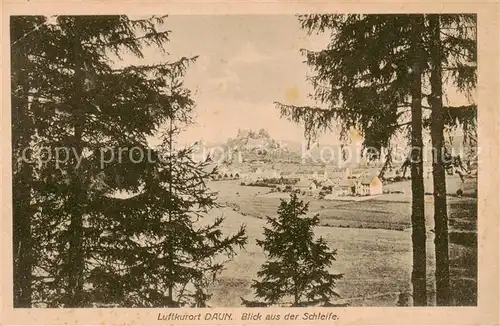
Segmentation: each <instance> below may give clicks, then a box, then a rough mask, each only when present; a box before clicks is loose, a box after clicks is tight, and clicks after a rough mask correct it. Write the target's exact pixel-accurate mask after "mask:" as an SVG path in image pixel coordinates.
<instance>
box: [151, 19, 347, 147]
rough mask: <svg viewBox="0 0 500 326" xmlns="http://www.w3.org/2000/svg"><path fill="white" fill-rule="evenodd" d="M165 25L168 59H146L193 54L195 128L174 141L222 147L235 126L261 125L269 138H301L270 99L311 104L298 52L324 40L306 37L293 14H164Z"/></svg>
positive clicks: (190, 82)
mask: <svg viewBox="0 0 500 326" xmlns="http://www.w3.org/2000/svg"><path fill="white" fill-rule="evenodd" d="M165 26H166V28H167V29H169V30H171V31H172V33H171V34H170V40H171V42H170V43H169V44H168V45H167V51H168V53H169V56H168V57H165V56H164V55H162V54H161V53H159V51H153V52H146V53H145V56H146V60H148V61H149V60H151V61H158V60H165V59H167V60H175V59H177V58H180V57H182V56H187V57H190V56H198V59H197V61H196V63H195V64H194V65H193V66H191V67H190V68H189V69H188V72H187V75H186V78H185V86H187V87H188V88H190V89H191V90H192V91H193V92H194V99H195V101H196V107H197V108H196V116H195V125H194V126H191V127H190V128H189V129H188V130H186V131H185V132H184V133H183V134H182V135H181V137H182V139H181V140H180V142H186V143H191V142H194V141H197V140H200V139H201V140H203V141H205V142H207V143H211V142H221V141H225V140H227V139H228V138H229V137H232V138H234V137H236V135H237V132H238V129H254V130H258V129H260V128H264V129H266V130H268V132H269V133H270V135H271V137H273V138H275V139H286V140H294V141H302V140H303V139H304V136H303V135H304V133H303V128H302V127H301V126H300V125H297V124H294V123H292V122H289V121H287V120H285V119H281V118H280V114H279V110H278V109H276V108H275V105H274V102H275V101H278V102H282V103H287V104H295V105H305V104H314V102H313V101H312V100H310V99H308V93H310V92H311V91H312V88H311V86H310V85H309V84H308V83H307V82H306V75H307V73H308V67H307V65H306V64H305V63H304V62H303V61H304V60H305V58H304V57H303V56H302V55H301V54H300V49H302V48H307V49H321V48H323V47H324V46H325V45H326V44H327V41H328V40H327V39H326V38H325V37H323V36H308V35H307V34H306V32H305V31H303V30H301V28H300V25H299V22H298V20H297V18H296V17H295V16H292V15H260V16H256V15H220V16H214V15H192V16H169V17H168V18H167V19H166V22H165ZM323 139H328V140H329V141H330V142H331V141H335V140H336V139H337V137H336V136H333V135H329V136H326V137H323Z"/></svg>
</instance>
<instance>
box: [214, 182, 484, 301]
mask: <svg viewBox="0 0 500 326" xmlns="http://www.w3.org/2000/svg"><path fill="white" fill-rule="evenodd" d="M210 186H211V187H212V189H214V190H219V191H220V192H219V195H220V201H221V202H222V203H226V204H227V207H223V208H220V209H217V210H214V211H213V212H212V213H211V214H210V216H209V217H207V219H208V220H210V219H211V218H214V217H215V216H220V215H224V216H225V217H226V221H225V222H224V232H227V233H233V232H236V231H237V229H238V227H239V226H240V225H241V224H245V225H246V227H247V233H248V238H249V243H248V245H247V247H246V248H245V250H244V251H242V252H240V253H239V254H238V255H237V256H236V257H235V259H234V260H233V261H231V262H230V263H228V265H227V266H226V267H227V268H226V270H225V271H224V272H223V273H222V275H221V277H220V279H219V280H218V281H217V283H216V284H214V286H213V288H212V290H213V295H214V296H213V297H212V300H211V305H212V306H219V307H220V306H224V307H236V306H241V300H240V296H241V297H244V298H245V299H249V300H252V299H253V292H252V290H251V288H250V285H251V282H252V279H253V278H255V277H256V273H257V271H258V270H259V268H260V265H261V264H262V263H263V262H264V261H265V256H264V253H263V252H262V250H261V248H260V247H258V246H257V245H256V243H255V240H256V239H261V238H262V236H263V227H264V225H265V217H266V215H268V216H273V215H275V214H276V209H277V206H278V205H279V198H277V197H274V198H273V197H269V196H266V195H265V194H266V193H268V192H269V188H263V187H245V186H240V185H239V184H238V183H237V182H234V181H233V182H214V183H213V184H211V185H210ZM283 195H284V196H283V197H284V198H287V196H288V194H283ZM305 199H306V201H310V213H311V214H320V218H321V224H322V226H320V227H317V228H316V230H315V232H316V235H317V236H322V237H324V238H325V239H327V241H328V242H329V244H330V246H331V248H334V249H337V253H338V256H337V261H336V262H335V264H334V265H333V267H332V268H333V270H335V271H337V272H340V273H343V274H344V278H343V279H342V280H341V281H340V282H339V283H338V290H339V292H340V294H341V296H342V299H343V300H347V301H349V302H350V303H351V305H352V306H395V304H396V302H397V299H398V293H399V292H401V291H402V292H406V291H409V286H410V275H411V232H410V229H409V228H410V209H411V204H410V202H409V201H385V200H383V199H379V198H377V199H374V200H369V201H363V202H345V201H327V200H317V199H314V198H305ZM432 216H433V206H432V197H428V198H426V217H427V224H428V230H429V231H428V232H427V251H428V254H427V256H428V263H427V271H428V291H429V300H430V303H433V302H434V294H433V291H434V284H433V283H432V282H431V281H432V280H433V279H434V277H433V273H434V243H433V241H434V234H433V233H432V231H431V230H432V228H433V223H432V222H433V221H432ZM449 216H450V229H451V231H453V230H461V231H462V230H465V231H469V232H472V233H473V234H474V236H475V230H476V220H477V218H476V202H475V200H473V199H471V198H452V197H450V198H449ZM332 226H334V227H332ZM467 245H468V247H465V246H462V245H458V244H455V243H453V244H451V245H450V258H451V263H452V266H451V274H452V286H453V292H454V293H455V295H454V297H455V298H456V299H455V300H456V302H455V303H456V304H457V305H475V302H476V301H475V300H476V283H477V281H476V269H477V259H476V257H477V254H476V252H477V249H476V248H475V246H470V244H467Z"/></svg>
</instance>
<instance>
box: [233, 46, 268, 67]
mask: <svg viewBox="0 0 500 326" xmlns="http://www.w3.org/2000/svg"><path fill="white" fill-rule="evenodd" d="M270 59H272V57H271V56H269V55H265V54H263V53H261V52H259V51H258V50H257V48H256V47H255V44H253V43H251V42H246V43H245V44H244V45H243V46H242V47H241V48H240V50H239V51H238V52H237V53H236V54H235V55H234V57H233V58H231V59H230V60H229V61H228V66H234V65H238V64H256V63H262V62H263V61H267V60H270Z"/></svg>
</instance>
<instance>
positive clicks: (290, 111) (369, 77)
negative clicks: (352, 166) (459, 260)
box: [277, 15, 476, 305]
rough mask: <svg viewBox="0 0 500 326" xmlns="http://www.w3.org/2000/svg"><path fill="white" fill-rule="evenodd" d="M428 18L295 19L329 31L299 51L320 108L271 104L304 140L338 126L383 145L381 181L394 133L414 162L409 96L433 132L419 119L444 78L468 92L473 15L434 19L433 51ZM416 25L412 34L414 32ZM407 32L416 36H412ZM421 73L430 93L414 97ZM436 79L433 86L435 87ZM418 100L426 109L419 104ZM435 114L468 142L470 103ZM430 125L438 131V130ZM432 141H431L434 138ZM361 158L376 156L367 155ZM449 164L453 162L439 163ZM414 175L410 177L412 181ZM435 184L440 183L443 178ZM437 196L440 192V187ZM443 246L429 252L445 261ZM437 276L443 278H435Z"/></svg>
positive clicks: (419, 193)
mask: <svg viewBox="0 0 500 326" xmlns="http://www.w3.org/2000/svg"><path fill="white" fill-rule="evenodd" d="M429 16H432V15H423V17H422V16H419V17H418V20H419V22H418V23H416V21H415V19H417V17H416V16H414V15H305V16H300V17H299V21H300V23H301V25H302V27H303V28H304V29H306V30H307V31H308V33H313V32H316V33H325V32H330V35H331V40H330V44H329V45H328V46H327V48H326V49H323V50H321V51H308V50H303V53H304V54H305V56H306V58H307V64H308V65H309V66H310V67H311V68H313V71H314V75H312V76H309V77H308V80H309V81H311V83H312V85H313V87H314V93H313V95H312V98H313V99H314V100H316V101H317V102H318V103H319V104H320V105H321V107H296V106H288V105H283V104H280V103H278V104H277V106H278V108H279V109H280V110H281V113H282V116H283V117H285V118H288V119H289V120H291V121H294V122H297V123H301V124H303V125H304V127H305V136H306V137H308V138H314V137H316V136H317V134H318V133H319V132H324V131H326V132H327V131H329V130H332V129H333V128H334V127H336V125H338V124H340V136H341V138H342V139H346V138H347V137H346V136H347V134H348V131H349V130H350V128H356V129H357V130H358V131H360V132H361V134H362V136H363V137H364V139H363V145H364V147H366V148H371V149H375V153H377V152H378V153H379V152H380V148H383V147H385V148H387V155H386V159H385V164H384V166H383V168H382V171H381V175H382V176H383V173H384V171H385V169H386V168H388V167H389V166H391V165H392V163H391V161H392V155H391V153H392V149H391V140H392V139H393V137H397V136H398V135H401V133H402V132H403V133H405V132H406V133H407V138H408V139H411V138H412V136H416V137H417V139H414V144H415V143H416V144H418V148H420V150H418V149H417V150H415V151H413V153H412V154H413V156H414V158H416V159H417V158H418V157H420V158H421V155H418V152H421V150H422V147H421V141H420V140H418V138H421V136H419V135H421V134H422V132H421V131H419V129H421V127H420V123H419V122H418V121H417V120H420V119H419V118H418V117H417V118H416V119H413V117H412V114H411V113H412V112H411V110H410V108H411V107H412V103H411V99H412V97H416V98H421V101H420V106H421V109H418V110H416V107H415V108H414V109H415V110H416V111H415V112H417V115H418V116H421V119H423V123H422V127H424V128H430V129H431V132H434V135H438V134H437V133H436V130H437V129H436V126H437V125H438V124H441V123H440V122H439V120H440V119H437V120H436V119H434V117H433V116H429V115H426V114H420V112H421V111H422V109H432V112H434V107H435V106H436V104H435V103H436V101H435V100H434V99H435V98H439V99H440V100H441V101H442V100H443V97H444V95H445V94H441V95H439V89H442V84H443V83H444V82H445V81H451V82H452V83H453V86H455V88H456V89H459V90H461V91H463V92H465V93H470V91H471V90H473V89H474V87H475V83H476V75H475V69H476V68H475V60H476V58H475V56H476V52H475V42H476V41H475V35H472V36H471V30H472V31H473V32H474V31H475V29H474V26H475V17H474V16H473V15H439V17H440V19H441V20H442V26H441V28H440V36H441V39H442V43H443V45H442V46H441V48H440V49H437V52H436V49H435V48H433V47H434V46H435V42H434V41H433V40H435V37H433V31H432V28H430V27H429V26H430V23H429V18H428V17H429ZM422 19H423V20H424V21H423V22H422V21H421V20H422ZM422 25H423V27H422ZM417 28H418V29H420V31H417V30H416V29H417ZM415 35H417V36H418V38H415ZM412 44H413V46H412ZM414 45H418V47H421V48H422V50H421V51H416V50H415V46H414ZM415 53H418V55H419V57H420V58H419V60H420V64H419V65H418V66H417V67H414V65H413V63H412V62H413V61H414V59H415V58H414V57H415V56H414V54H415ZM436 62H439V63H440V64H441V65H442V66H443V71H444V72H445V74H446V75H445V74H443V78H442V79H441V78H439V77H438V78H436V70H435V69H434V67H436ZM409 68H411V69H409ZM415 68H418V69H420V70H421V71H420V79H421V81H417V78H418V76H417V77H415V75H416V74H415ZM429 76H430V84H431V85H433V86H431V88H432V89H431V94H425V93H423V94H418V93H421V91H420V92H419V91H418V90H417V89H418V85H417V83H419V84H421V85H423V86H424V87H423V88H424V89H425V87H427V84H425V83H424V82H425V79H426V78H428V77H429ZM436 80H437V81H439V83H440V84H439V85H437V83H436ZM420 88H421V89H422V87H420ZM426 101H427V103H429V105H430V106H425V105H424V103H425V102H426ZM414 105H417V103H415V104H414ZM441 105H442V104H441ZM435 114H436V113H435ZM438 114H439V113H438ZM441 114H442V115H443V119H444V126H445V127H446V128H449V129H454V128H457V127H459V126H461V127H462V129H463V131H464V134H465V135H466V136H467V137H466V138H465V139H467V140H472V141H474V139H475V120H476V118H475V116H476V107H475V105H474V104H472V105H467V106H463V107H452V106H443V112H442V113H441ZM410 125H412V127H413V128H412V129H413V130H414V133H413V134H412V133H410V132H409V131H411V130H412V129H408V126H410ZM431 125H433V126H434V127H431ZM441 125H442V124H441ZM438 128H440V130H441V131H440V132H441V133H442V132H443V130H442V129H443V127H442V126H441V127H438ZM438 137H439V136H438ZM433 138H434V140H435V139H436V136H433ZM409 143H411V142H409ZM444 151H446V147H445V148H444ZM445 154H446V152H445ZM410 156H411V155H410ZM369 158H370V159H371V158H378V157H377V155H374V156H371V157H369ZM412 161H413V162H415V163H414V164H413V165H414V167H413V169H412V170H414V172H413V178H412V180H413V182H412V188H413V189H414V194H415V196H414V197H413V202H414V204H415V205H413V208H414V210H413V213H412V216H414V217H417V216H419V217H418V218H416V219H415V218H414V219H413V220H414V223H416V224H415V227H417V229H416V230H415V229H414V232H413V235H414V236H415V237H416V238H415V239H414V241H417V243H415V242H414V243H413V249H414V250H418V253H416V255H414V259H416V260H417V261H414V263H413V265H414V266H413V267H414V269H418V271H415V270H414V272H413V275H420V276H418V279H419V280H420V281H418V282H420V284H425V271H424V270H423V269H424V268H425V227H423V226H422V225H423V223H424V221H423V211H422V210H423V204H422V203H423V188H422V180H421V174H422V173H421V172H420V171H421V163H417V161H420V160H411V159H410V157H408V158H407V160H406V162H405V163H404V164H403V167H405V170H406V167H409V166H411V165H412V163H411V162H412ZM457 163H459V160H454V161H452V162H451V163H447V164H448V165H449V164H453V165H455V164H457ZM416 175H418V178H415V176H416ZM442 182H444V177H443V180H442ZM442 182H441V184H442ZM436 184H437V185H439V184H440V183H439V182H437V183H435V187H436ZM441 188H442V187H441ZM437 192H438V190H436V191H435V193H437ZM440 192H441V193H446V191H444V192H443V191H442V189H441V190H440ZM445 199H446V198H445V197H444V201H443V200H441V201H440V200H437V201H436V202H437V203H436V202H435V205H438V206H439V208H436V212H437V213H438V212H443V207H445V206H446V203H445ZM444 209H445V208H444ZM440 214H441V215H443V214H442V213H440ZM437 218H438V219H439V217H437ZM417 220H418V222H417ZM440 238H442V237H440ZM444 247H445V246H444V245H440V246H437V247H436V248H437V250H439V251H443V253H438V252H436V257H443V258H446V257H445V253H444V251H446V252H447V249H446V250H445V249H444ZM446 247H447V246H446ZM416 248H417V249H416ZM438 248H441V249H438ZM444 260H446V259H444ZM439 265H440V266H444V263H439ZM443 268H444V267H443ZM440 269H441V268H440ZM415 273H416V274H415ZM437 273H439V274H441V275H444V274H446V271H445V270H443V272H438V271H437ZM443 273H444V274H443ZM415 277H416V276H415ZM440 278H443V277H442V276H440ZM415 281H417V280H416V279H415ZM444 282H445V283H446V281H444ZM414 287H415V284H414ZM416 287H417V288H419V289H420V290H419V291H421V293H419V294H415V293H414V295H415V298H416V300H415V304H417V305H422V304H425V300H424V298H426V294H425V293H423V291H425V286H419V285H417V286H416ZM439 296H440V295H439V294H438V297H439ZM418 298H421V300H419V299H418Z"/></svg>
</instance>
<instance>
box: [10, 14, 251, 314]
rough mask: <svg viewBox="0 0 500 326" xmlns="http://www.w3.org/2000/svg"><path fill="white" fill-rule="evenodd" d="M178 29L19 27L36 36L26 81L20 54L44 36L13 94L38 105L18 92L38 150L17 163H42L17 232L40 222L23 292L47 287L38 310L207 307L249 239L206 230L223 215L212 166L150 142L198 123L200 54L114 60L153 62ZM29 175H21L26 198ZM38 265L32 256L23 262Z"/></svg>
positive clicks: (24, 22) (82, 20)
mask: <svg viewBox="0 0 500 326" xmlns="http://www.w3.org/2000/svg"><path fill="white" fill-rule="evenodd" d="M164 19H165V17H152V18H150V19H140V20H133V19H130V18H129V17H127V16H58V17H57V19H55V20H52V19H51V20H48V19H47V17H13V18H12V20H11V28H12V30H13V32H12V33H13V35H16V36H19V35H21V34H23V33H24V34H23V35H21V36H19V37H17V38H16V39H13V40H12V44H13V45H12V46H13V48H14V49H16V50H13V51H18V52H16V56H17V58H20V59H19V60H17V61H16V59H15V60H13V67H12V68H13V69H12V70H13V74H20V73H22V72H23V70H21V69H22V67H23V66H22V65H21V63H22V60H21V59H22V58H23V57H21V56H20V53H21V52H22V51H23V50H24V49H29V47H30V45H31V44H30V43H29V42H28V41H29V40H30V39H31V40H37V42H35V44H36V46H35V47H34V48H35V49H36V50H37V51H36V52H34V53H31V52H33V51H31V52H29V51H28V53H29V55H28V56H27V59H28V60H29V63H30V64H29V65H27V66H26V67H27V69H26V70H27V73H28V76H29V77H30V78H27V79H19V78H14V77H13V89H14V90H19V89H21V88H22V87H21V86H23V85H22V84H21V86H19V85H18V83H22V82H24V83H25V84H24V87H25V88H26V89H27V90H29V92H28V94H29V97H28V99H29V101H30V103H29V105H27V104H26V103H24V102H22V100H23V97H22V96H23V95H24V96H25V95H26V94H25V93H20V92H18V93H15V94H13V102H16V103H20V104H19V105H17V106H16V107H13V110H15V111H16V112H17V114H19V115H21V114H22V115H27V116H29V117H30V119H15V118H14V119H13V133H15V134H16V133H17V132H18V130H21V129H22V130H24V129H25V128H26V130H25V132H26V133H29V134H30V135H31V139H30V143H29V146H26V142H24V143H21V142H16V143H14V146H13V147H14V151H13V154H14V157H13V161H14V162H18V161H19V160H18V158H19V153H20V152H22V151H23V150H24V149H25V148H28V149H29V150H30V151H28V152H29V153H31V155H32V156H33V158H34V159H35V160H36V159H38V160H39V163H41V164H33V165H31V166H33V167H35V169H34V171H33V173H32V175H33V178H32V179H29V181H30V183H29V184H26V189H30V191H31V193H32V199H31V202H30V205H29V207H25V206H23V207H21V208H20V209H18V210H15V211H14V221H15V222H14V224H15V225H18V224H17V222H16V221H18V220H20V219H21V220H23V221H26V220H27V219H26V218H24V217H23V216H29V222H30V223H28V225H29V227H28V228H29V229H30V230H31V232H32V237H31V239H32V243H31V245H32V246H33V250H36V251H37V253H38V254H37V255H36V260H32V265H33V267H32V268H31V267H30V268H29V269H31V270H32V276H33V277H34V281H33V282H28V284H27V285H23V286H24V287H26V288H31V289H33V290H34V293H33V295H31V298H32V299H33V300H34V301H35V303H36V304H37V305H38V304H43V305H47V306H50V307H61V306H64V307H81V306H88V305H91V304H96V303H100V304H105V305H118V306H137V307H142V306H144V307H153V306H172V305H188V304H192V302H194V301H196V302H198V304H202V303H204V302H206V300H207V298H208V297H209V296H208V294H207V293H205V291H206V286H207V282H209V281H210V280H211V279H212V277H214V276H216V275H217V273H218V272H219V271H220V269H221V268H222V267H221V266H222V265H221V263H220V262H219V263H215V262H214V258H215V257H217V256H220V255H222V256H224V257H230V256H231V255H232V254H234V248H235V246H242V245H243V244H244V243H245V241H246V238H245V236H244V229H243V228H242V229H241V230H240V231H239V232H237V233H236V234H235V235H233V236H229V237H225V236H224V235H223V234H222V232H221V230H220V225H221V223H222V219H217V220H216V221H215V222H214V223H212V224H206V223H205V224H200V225H199V223H198V224H197V222H196V220H198V219H199V218H200V217H201V216H203V215H205V213H206V212H208V211H209V210H210V209H211V208H212V207H215V206H216V202H215V197H214V194H212V193H211V192H210V191H209V190H208V189H207V187H206V185H205V180H206V178H207V177H208V176H209V175H208V174H206V173H204V172H203V168H204V166H205V164H206V162H202V163H196V162H194V161H193V160H191V159H190V158H189V153H190V150H178V151H171V150H167V149H165V146H162V147H160V148H150V147H149V145H148V142H147V138H148V137H152V136H161V135H160V129H161V127H162V126H164V125H165V123H170V124H171V125H172V126H174V127H175V128H176V129H178V128H180V127H182V126H185V125H186V124H188V123H189V122H190V116H191V113H192V111H193V109H194V102H193V100H192V99H191V94H190V92H189V90H188V89H186V88H185V87H184V86H183V84H182V78H183V75H184V73H185V71H186V69H187V67H188V66H189V65H190V64H191V63H192V62H193V61H194V58H181V59H180V60H178V61H175V62H163V63H158V64H154V65H136V66H126V67H119V66H118V65H116V64H115V63H114V62H113V61H117V60H118V61H119V60H120V58H121V56H122V55H123V54H124V53H127V52H128V53H130V54H132V55H133V56H136V57H138V58H142V56H143V54H142V51H143V49H144V48H145V47H148V46H153V45H154V46H157V47H159V48H160V50H163V51H164V50H165V45H166V43H167V42H168V35H169V31H165V30H161V28H162V27H163V24H164ZM34 26H36V28H32V27H34ZM13 116H16V114H14V115H13ZM29 121H31V122H32V124H29V123H28V122H29ZM172 136H173V135H172V134H170V135H168V136H167V137H166V138H168V139H170V138H171V137H172ZM58 152H59V154H61V152H63V154H66V155H65V158H66V159H64V157H63V158H61V157H60V156H61V155H59V157H57V156H56V155H54V154H55V153H58ZM44 153H45V157H43V155H44ZM42 158H44V160H43V162H42V161H41V159H42ZM58 158H59V160H57V159H58ZM21 162H22V164H25V163H26V162H24V161H23V160H21ZM20 175H21V174H15V175H14V191H16V189H17V187H18V184H19V182H21V181H19V180H22V179H21V177H20ZM172 188H173V189H175V192H174V191H171V189H172ZM120 194H121V195H122V196H121V197H120V196H119V195H120ZM123 194H125V195H123ZM29 209H31V211H30V210H29ZM169 215H171V216H174V215H175V218H172V219H168V218H167V216H169ZM14 237H15V238H16V239H20V240H19V241H23V240H24V239H25V237H26V230H22V229H19V228H17V229H14ZM24 241H25V240H24ZM172 247H173V248H174V249H173V250H171V248H172ZM171 253H173V254H174V256H171V255H170V256H169V254H171ZM24 258H26V256H24V253H21V254H20V255H19V258H18V261H21V260H22V259H24ZM218 261H219V260H218ZM17 266H19V269H22V270H23V271H24V273H25V274H23V273H20V274H19V275H28V274H29V272H28V268H27V267H26V264H24V265H23V264H22V263H19V262H18V263H17ZM18 277H19V276H18ZM16 284H19V283H16ZM16 286H17V285H16ZM18 288H19V286H17V288H16V290H15V291H16V292H19V291H20V290H18ZM174 288H175V289H176V293H175V295H176V297H175V298H173V296H174V293H169V292H171V291H169V289H174ZM190 296H191V297H192V299H191V300H190V299H189V298H190Z"/></svg>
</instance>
